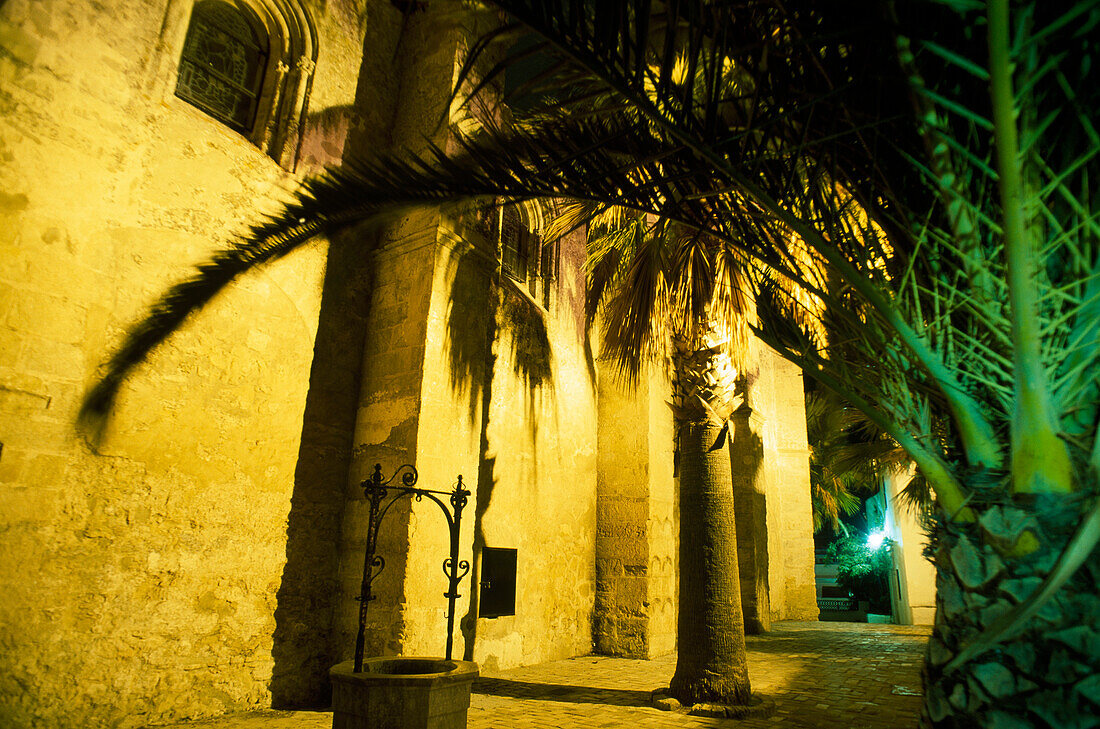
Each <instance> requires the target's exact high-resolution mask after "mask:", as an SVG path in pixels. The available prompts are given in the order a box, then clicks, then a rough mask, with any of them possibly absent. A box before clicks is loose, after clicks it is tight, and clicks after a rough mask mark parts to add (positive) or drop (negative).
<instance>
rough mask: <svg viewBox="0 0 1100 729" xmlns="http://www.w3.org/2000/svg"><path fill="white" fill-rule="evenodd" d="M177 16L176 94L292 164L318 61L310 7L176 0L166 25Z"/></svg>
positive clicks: (290, 1)
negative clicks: (181, 5)
mask: <svg viewBox="0 0 1100 729" xmlns="http://www.w3.org/2000/svg"><path fill="white" fill-rule="evenodd" d="M180 4H183V5H185V6H186V7H185V8H180V7H178V6H179V5H180ZM172 6H177V7H175V8H173V7H172ZM173 10H174V11H175V12H174V13H173ZM173 15H175V17H176V18H178V19H179V20H182V21H183V22H182V23H180V22H178V21H177V23H176V26H177V27H176V29H175V36H176V39H175V42H173V43H166V44H164V45H165V46H166V48H165V50H169V49H171V50H174V51H175V52H174V53H173V54H172V55H173V57H174V62H175V68H174V69H173V71H174V73H173V74H172V76H173V78H172V83H171V90H170V91H169V94H171V95H172V96H174V97H178V98H179V99H181V100H183V101H186V102H187V103H188V104H189V105H192V106H195V107H197V108H198V109H200V110H202V111H203V112H205V113H206V114H208V115H209V116H211V117H213V118H215V119H217V120H218V121H219V122H220V123H222V124H224V125H225V126H227V127H229V128H230V129H233V130H234V131H236V132H237V133H239V134H241V135H242V136H244V137H245V138H246V139H248V141H249V142H251V143H252V144H253V145H255V146H256V147H258V148H259V149H261V150H262V151H263V152H264V153H265V154H267V155H268V156H270V157H271V158H273V159H274V160H275V161H276V162H278V163H279V164H280V165H281V166H282V167H284V168H286V169H288V170H291V171H293V169H294V167H295V165H296V164H297V158H298V152H299V147H300V140H301V131H302V126H303V121H304V118H305V114H306V109H307V107H308V104H309V92H310V86H311V84H312V81H313V73H314V71H315V69H316V63H317V40H316V28H315V26H314V24H313V20H312V18H311V17H310V15H309V13H308V12H307V11H306V9H305V8H304V7H302V6H301V5H300V4H299V3H298V2H297V0H194V1H192V0H170V3H169V14H168V18H167V19H166V23H165V25H166V27H167V26H169V25H170V24H171V21H172V18H173ZM211 20H214V21H215V22H211ZM204 25H205V28H202V26H204ZM196 27H200V28H202V29H200V30H199V31H197V32H196V30H195V28H196ZM163 40H164V39H163V38H162V41H163ZM204 42H205V44H206V45H205V46H204V45H203V43H204ZM265 45H266V48H265V47H264V46H265ZM196 52H198V54H199V56H198V57H196ZM203 53H205V56H202V54H203ZM200 62H205V63H206V66H205V67H200V66H198V63H200ZM250 81H254V82H255V84H254V85H252V86H250V85H249V82H250ZM204 92H206V93H205V94H204ZM219 101H223V102H226V103H222V104H220V105H219V103H218V102H219ZM196 102H197V103H196ZM228 102H233V103H228ZM212 107H213V108H212Z"/></svg>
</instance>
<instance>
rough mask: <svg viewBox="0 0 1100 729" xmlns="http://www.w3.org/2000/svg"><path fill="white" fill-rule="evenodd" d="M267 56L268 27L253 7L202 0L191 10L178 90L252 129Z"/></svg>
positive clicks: (244, 128)
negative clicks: (264, 26) (265, 27)
mask: <svg viewBox="0 0 1100 729" xmlns="http://www.w3.org/2000/svg"><path fill="white" fill-rule="evenodd" d="M267 57H268V39H267V33H266V31H265V30H264V28H263V25H262V24H261V23H260V21H259V19H258V18H256V16H255V14H254V13H253V12H252V11H251V10H249V9H248V8H247V7H244V6H242V5H239V4H237V3H233V2H225V1H224V0H202V1H201V2H198V3H196V4H195V6H194V9H193V10H192V12H191V24H190V26H189V27H188V29H187V38H186V40H185V41H184V48H183V55H182V57H181V59H180V67H179V74H178V76H177V82H176V94H177V95H178V96H179V97H180V98H182V99H185V100H186V101H188V102H190V103H191V104H193V105H195V106H197V107H198V108H200V109H202V110H203V111H205V112H206V113H208V114H210V115H211V116H213V117H215V118H216V119H219V120H220V121H222V122H224V123H225V124H227V125H229V126H230V127H232V128H234V129H236V130H238V131H242V132H248V131H250V130H251V129H252V126H253V122H254V121H255V118H256V109H257V105H258V102H259V98H260V94H261V91H262V89H263V82H264V71H265V67H266V65H267Z"/></svg>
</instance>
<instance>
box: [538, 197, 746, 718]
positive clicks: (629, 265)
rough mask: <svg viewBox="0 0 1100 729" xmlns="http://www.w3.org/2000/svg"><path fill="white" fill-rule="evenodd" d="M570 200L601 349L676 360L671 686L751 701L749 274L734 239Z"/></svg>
mask: <svg viewBox="0 0 1100 729" xmlns="http://www.w3.org/2000/svg"><path fill="white" fill-rule="evenodd" d="M603 207H604V206H596V205H593V204H591V203H574V204H573V205H571V206H568V207H567V208H566V209H565V210H564V211H563V214H562V215H561V217H559V218H558V220H557V221H555V222H556V225H555V226H551V233H550V234H551V235H553V234H554V233H555V232H556V230H557V229H562V228H568V227H570V226H572V225H575V224H576V221H587V222H588V223H589V229H588V248H589V253H588V261H587V268H588V271H589V286H588V291H589V294H588V299H589V304H588V307H587V308H588V312H589V316H595V315H597V314H598V315H599V316H600V319H601V322H602V329H603V337H602V342H603V346H602V347H601V356H602V357H604V358H605V359H607V360H610V361H611V362H613V363H614V364H615V365H617V368H618V370H619V372H620V373H621V374H622V375H625V379H626V380H628V381H633V380H635V379H636V377H637V375H638V373H639V370H640V368H641V364H642V362H643V361H644V360H645V359H650V360H658V361H660V360H666V361H670V362H671V372H672V378H671V379H672V403H671V405H672V413H673V423H674V428H675V433H676V440H677V448H676V453H677V456H678V458H679V471H680V525H681V526H680V538H679V596H680V598H679V611H678V613H677V629H676V637H677V641H676V643H677V661H676V671H675V673H674V675H673V677H672V681H671V685H670V693H671V694H672V696H673V697H674V698H676V699H677V700H678V701H680V702H681V703H683V704H686V705H689V706H690V705H692V704H696V703H702V702H713V701H720V702H726V703H730V704H737V705H747V704H749V703H750V698H751V689H750V682H749V674H748V665H747V663H746V660H745V624H744V614H743V611H742V606H741V587H740V578H739V570H738V562H737V535H736V530H735V526H734V509H733V491H732V488H731V484H732V473H731V465H730V458H729V450H728V449H727V448H725V443H726V440H727V438H729V437H732V432H731V430H730V428H729V427H728V425H727V423H728V421H729V418H730V415H731V414H732V413H733V411H734V409H736V407H737V406H738V405H739V404H740V402H741V401H743V398H742V397H741V395H740V393H739V389H740V388H739V383H738V369H739V368H738V366H737V365H736V363H735V362H734V361H733V358H732V357H731V355H732V354H734V353H743V352H744V351H745V349H746V348H745V339H746V335H747V333H748V330H747V326H746V324H747V320H746V317H747V315H748V300H747V297H746V286H747V284H746V282H744V281H742V277H741V270H742V263H741V262H740V261H739V260H738V259H739V256H738V254H737V252H736V251H735V250H733V249H732V248H731V247H730V246H728V245H725V244H724V243H723V242H722V241H720V240H716V239H714V238H711V237H709V236H704V235H700V234H699V233H698V232H696V231H692V230H688V229H685V228H683V226H679V225H677V224H675V223H670V222H668V221H665V220H654V221H653V224H649V222H648V221H647V216H646V215H645V214H644V213H638V212H633V211H629V210H625V209H623V208H620V207H617V206H613V207H610V208H607V209H602V210H601V208H603Z"/></svg>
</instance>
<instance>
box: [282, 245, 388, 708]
mask: <svg viewBox="0 0 1100 729" xmlns="http://www.w3.org/2000/svg"><path fill="white" fill-rule="evenodd" d="M361 249H362V246H361V244H360V243H358V242H357V241H354V240H340V241H337V242H334V243H333V244H332V245H330V246H329V254H328V266H327V271H326V275H325V286H324V292H323V294H322V299H321V315H320V319H319V321H318V325H317V344H316V346H315V347H314V356H313V365H312V368H311V371H310V386H309V394H308V395H307V397H306V408H305V413H304V415H303V423H302V442H301V446H300V448H299V451H298V464H297V467H296V468H295V472H294V494H293V496H292V497H291V501H290V514H289V516H288V518H287V531H286V538H287V543H286V557H287V561H286V566H285V567H284V568H283V578H282V583H281V585H280V587H279V591H278V593H277V594H276V599H277V600H278V604H277V606H276V608H275V635H274V643H273V646H272V649H271V653H272V656H273V657H274V659H275V667H274V671H273V675H272V679H271V701H272V705H273V706H274V707H276V708H284V707H291V706H324V705H326V704H327V701H328V698H329V696H328V693H329V685H328V669H329V668H330V667H331V666H332V665H334V664H335V662H336V661H335V655H334V654H335V651H334V650H333V647H332V646H331V645H330V642H329V640H328V636H329V635H330V633H331V631H332V615H333V606H334V598H335V595H336V587H337V584H338V582H337V576H336V571H337V567H338V564H339V555H338V551H337V549H338V539H337V538H336V536H337V535H338V534H339V533H340V527H341V524H342V521H343V515H344V496H345V489H346V487H347V480H348V471H349V468H350V466H351V448H352V434H353V432H354V428H355V415H356V411H357V408H356V398H355V396H354V393H356V392H358V391H359V373H360V371H361V369H362V359H363V340H364V338H365V335H366V327H365V322H366V310H367V307H368V302H369V299H370V292H371V287H370V281H369V279H370V276H369V266H368V264H367V262H366V261H365V260H364V258H363V256H362V252H361Z"/></svg>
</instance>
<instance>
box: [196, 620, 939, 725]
mask: <svg viewBox="0 0 1100 729" xmlns="http://www.w3.org/2000/svg"><path fill="white" fill-rule="evenodd" d="M929 632H930V629H929V628H928V627H925V626H910V625H874V624H863V623H808V622H807V623H799V622H784V623H776V624H774V625H773V626H772V631H771V632H769V633H768V634H767V635H761V636H749V638H748V651H749V676H750V680H751V681H752V688H753V691H754V692H757V693H761V694H764V695H765V696H768V697H770V698H771V699H773V700H775V702H776V704H777V706H778V711H777V713H776V715H775V716H772V717H770V718H767V719H743V720H736V719H713V718H704V717H694V716H687V715H682V714H673V713H670V712H666V711H659V710H657V709H654V708H652V706H651V705H650V698H649V695H650V692H651V691H652V690H653V689H656V688H660V687H662V686H667V685H668V680H669V678H671V676H672V672H673V669H674V668H675V664H676V658H675V656H674V655H669V656H664V657H661V658H657V659H654V660H650V661H642V660H632V659H626V658H609V657H606V656H584V657H580V658H570V659H568V660H564V661H554V662H552V663H542V664H538V665H534V666H525V667H523V668H513V669H508V670H503V671H489V670H483V671H482V677H481V678H480V679H478V681H477V682H476V683H475V684H474V693H473V697H472V699H471V702H470V713H469V729H557V728H560V729H573V728H574V727H576V728H577V729H608V728H610V727H639V728H645V729H649V728H650V727H652V729H700V728H703V727H714V728H723V729H734V728H735V727H736V728H737V729H771V728H773V727H780V728H782V729H908V728H910V727H915V726H916V720H917V714H918V711H919V706H920V693H921V689H920V662H921V657H922V655H923V651H924V644H925V642H926V641H927V639H928V635H929ZM331 721H332V715H331V714H330V713H328V712H306V711H296V712H285V711H263V712H254V713H249V714H237V715H231V716H226V717H221V718H218V719H214V720H210V721H203V722H196V723H192V724H186V725H177V726H180V727H181V729H182V727H184V726H186V727H194V728H195V729H199V728H200V727H202V728H204V729H205V728H206V727H209V728H210V729H322V728H327V727H329V726H331Z"/></svg>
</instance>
